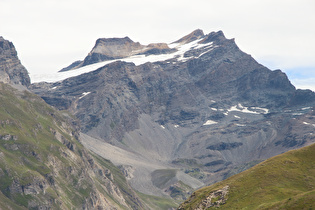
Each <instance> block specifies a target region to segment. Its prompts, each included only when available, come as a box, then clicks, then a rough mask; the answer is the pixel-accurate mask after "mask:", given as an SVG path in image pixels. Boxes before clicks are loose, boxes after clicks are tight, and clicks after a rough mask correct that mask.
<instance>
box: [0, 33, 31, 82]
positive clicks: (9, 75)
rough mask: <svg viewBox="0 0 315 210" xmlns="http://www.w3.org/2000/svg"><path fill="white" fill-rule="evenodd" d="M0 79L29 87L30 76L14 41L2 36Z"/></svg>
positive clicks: (0, 41) (0, 43)
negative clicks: (19, 56) (18, 54)
mask: <svg viewBox="0 0 315 210" xmlns="http://www.w3.org/2000/svg"><path fill="white" fill-rule="evenodd" d="M0 81H1V82H4V83H11V84H19V85H23V86H26V87H28V86H29V85H30V77H29V76H28V72H27V70H26V69H25V67H24V66H23V65H22V64H21V62H20V60H19V58H18V56H17V52H16V50H15V47H14V45H13V43H12V42H10V41H8V40H5V39H4V38H3V37H2V36H0Z"/></svg>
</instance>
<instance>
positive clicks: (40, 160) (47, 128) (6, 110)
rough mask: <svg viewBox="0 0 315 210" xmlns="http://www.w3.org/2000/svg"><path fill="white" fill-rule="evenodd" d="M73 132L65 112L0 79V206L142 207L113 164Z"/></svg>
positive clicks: (11, 207) (63, 207) (5, 207)
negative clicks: (84, 144) (91, 150)
mask: <svg viewBox="0 0 315 210" xmlns="http://www.w3.org/2000/svg"><path fill="white" fill-rule="evenodd" d="M78 135H79V133H78V130H77V129H76V126H75V121H74V120H72V118H70V117H69V115H68V114H67V113H60V112H57V111H56V110H55V109H53V108H52V107H50V106H48V105H47V104H46V103H45V102H44V101H43V100H42V99H41V98H40V97H38V96H36V95H34V94H32V93H30V92H28V91H24V92H20V91H17V90H15V89H13V88H12V87H11V86H9V85H5V84H3V83H0V209H50V208H52V209H97V208H101V209H102V208H103V209H108V208H118V209H130V208H135V209H142V208H143V206H142V203H141V202H140V199H139V197H137V195H136V193H135V192H134V191H133V190H131V188H130V186H129V185H128V184H127V182H126V180H125V177H124V176H123V174H122V173H121V172H120V171H119V169H118V168H116V167H115V166H114V165H113V164H111V163H110V162H109V161H107V160H104V159H103V158H100V157H98V156H96V155H95V154H91V153H90V152H88V151H87V150H86V149H84V148H83V146H82V145H81V144H80V143H79V141H78Z"/></svg>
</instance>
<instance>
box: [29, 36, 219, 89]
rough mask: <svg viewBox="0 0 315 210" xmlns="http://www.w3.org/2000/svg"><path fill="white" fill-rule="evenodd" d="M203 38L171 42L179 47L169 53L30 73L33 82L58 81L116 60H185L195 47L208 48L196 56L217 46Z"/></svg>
mask: <svg viewBox="0 0 315 210" xmlns="http://www.w3.org/2000/svg"><path fill="white" fill-rule="evenodd" d="M201 40H202V39H198V40H195V41H193V42H190V43H186V44H179V43H173V44H169V47H170V48H175V49H177V51H176V52H173V53H169V54H160V55H148V56H146V55H133V56H130V57H127V58H123V59H114V60H109V61H103V62H99V63H95V64H91V65H87V66H84V67H81V68H78V69H73V70H70V71H65V72H53V73H45V74H30V77H31V82H32V83H37V82H58V81H62V80H65V79H67V78H70V77H75V76H79V75H81V74H84V73H88V72H91V71H95V70H97V69H98V68H101V67H103V66H105V65H107V64H110V63H113V62H115V61H125V62H131V63H134V64H135V65H137V66H138V65H141V64H144V63H147V62H151V63H154V62H158V61H166V60H169V59H173V58H176V59H177V60H178V61H181V62H185V61H187V60H189V59H191V58H194V57H184V54H185V53H186V52H187V51H190V50H193V49H201V48H204V49H207V50H206V51H205V52H203V53H201V54H200V55H198V56H197V57H196V58H199V57H201V56H202V55H204V54H206V53H208V52H210V51H211V50H213V49H214V48H215V47H216V46H213V43H212V42H211V43H206V44H198V42H200V41H201Z"/></svg>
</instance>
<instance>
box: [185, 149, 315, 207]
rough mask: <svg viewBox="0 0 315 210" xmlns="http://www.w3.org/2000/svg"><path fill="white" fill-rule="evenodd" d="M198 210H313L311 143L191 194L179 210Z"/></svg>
mask: <svg viewBox="0 0 315 210" xmlns="http://www.w3.org/2000/svg"><path fill="white" fill-rule="evenodd" d="M207 198H208V199H207ZM210 198H211V199H210ZM198 207H199V208H200V209H205V208H209V207H210V208H220V209H249V210H252V209H315V144H312V145H310V146H307V147H304V148H301V149H298V150H293V151H289V152H286V153H284V154H281V155H278V156H275V157H273V158H270V159H268V160H266V161H264V162H262V163H260V164H258V165H256V166H254V167H253V168H251V169H249V170H247V171H244V172H242V173H240V174H237V175H234V176H232V177H230V178H228V179H227V180H224V181H222V182H219V183H217V184H214V185H211V186H208V187H204V188H202V189H200V190H198V191H196V192H194V193H193V194H192V196H191V197H190V198H189V199H188V200H186V201H185V202H184V203H183V204H182V205H181V206H180V207H179V209H196V208H198Z"/></svg>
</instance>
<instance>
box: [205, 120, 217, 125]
mask: <svg viewBox="0 0 315 210" xmlns="http://www.w3.org/2000/svg"><path fill="white" fill-rule="evenodd" d="M217 123H218V122H216V121H213V120H207V122H205V123H204V124H203V125H213V124H217Z"/></svg>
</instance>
